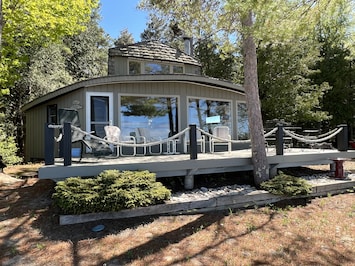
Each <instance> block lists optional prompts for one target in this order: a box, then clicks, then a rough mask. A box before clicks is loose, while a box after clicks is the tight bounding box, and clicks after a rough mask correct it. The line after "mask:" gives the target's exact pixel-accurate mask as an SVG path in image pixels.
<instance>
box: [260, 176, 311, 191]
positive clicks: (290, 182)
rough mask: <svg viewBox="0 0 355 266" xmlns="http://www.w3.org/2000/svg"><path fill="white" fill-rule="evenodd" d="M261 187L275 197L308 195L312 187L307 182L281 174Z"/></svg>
mask: <svg viewBox="0 0 355 266" xmlns="http://www.w3.org/2000/svg"><path fill="white" fill-rule="evenodd" d="M260 187H261V188H262V189H265V190H266V191H268V192H270V193H272V194H275V195H285V196H297V195H308V194H309V193H311V192H312V186H311V185H310V184H309V183H307V181H306V180H304V179H302V178H299V177H295V176H291V175H286V174H284V173H283V172H280V173H279V174H278V175H277V176H275V177H274V178H273V179H270V180H268V181H265V182H263V183H261V185H260Z"/></svg>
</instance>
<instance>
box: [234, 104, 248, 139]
mask: <svg viewBox="0 0 355 266" xmlns="http://www.w3.org/2000/svg"><path fill="white" fill-rule="evenodd" d="M237 138H238V139H240V140H245V139H249V138H250V134H249V121H248V113H247V104H246V103H245V102H238V103H237Z"/></svg>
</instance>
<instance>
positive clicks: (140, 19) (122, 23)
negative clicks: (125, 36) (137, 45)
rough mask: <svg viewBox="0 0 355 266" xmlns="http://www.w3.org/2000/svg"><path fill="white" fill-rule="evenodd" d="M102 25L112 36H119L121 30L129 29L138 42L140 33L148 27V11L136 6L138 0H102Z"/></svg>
mask: <svg viewBox="0 0 355 266" xmlns="http://www.w3.org/2000/svg"><path fill="white" fill-rule="evenodd" d="M100 2H101V17H102V19H101V23H100V26H101V27H102V28H103V29H104V30H105V31H106V33H107V34H109V35H110V36H111V37H112V38H115V39H116V38H117V37H118V36H119V35H120V32H121V31H122V30H124V29H127V30H128V32H130V33H132V35H133V38H134V40H135V41H136V42H138V41H140V34H141V33H142V32H143V30H144V29H145V28H146V22H147V21H148V13H147V12H144V11H141V10H138V9H137V8H136V6H137V4H138V3H139V1H138V0H100Z"/></svg>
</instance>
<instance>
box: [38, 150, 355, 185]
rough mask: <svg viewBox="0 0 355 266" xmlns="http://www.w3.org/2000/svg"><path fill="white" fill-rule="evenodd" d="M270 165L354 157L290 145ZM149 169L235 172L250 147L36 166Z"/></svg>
mask: <svg viewBox="0 0 355 266" xmlns="http://www.w3.org/2000/svg"><path fill="white" fill-rule="evenodd" d="M267 156H268V163H269V165H270V169H272V170H273V171H275V170H276V169H279V168H286V167H296V166H306V165H315V164H331V163H332V162H333V161H332V159H337V158H344V159H355V150H349V151H343V152H340V151H337V150H331V149H297V148H290V149H286V150H285V151H284V155H276V151H275V149H269V150H268V152H267ZM108 169H118V170H149V171H150V172H153V173H156V175H157V178H163V177H171V176H185V177H186V176H195V175H200V174H210V173H221V172H239V171H248V170H252V169H253V166H252V162H251V150H250V149H245V150H235V151H232V152H230V153H228V152H215V153H199V154H198V158H197V159H196V160H191V159H190V155H189V154H175V155H156V156H134V157H132V156H131V157H119V158H114V157H109V156H108V157H101V158H83V159H82V160H81V162H78V159H75V158H74V159H73V163H72V165H71V166H63V161H62V160H60V159H57V160H56V163H55V164H54V165H46V166H43V167H41V168H40V169H39V172H38V176H39V178H42V179H53V180H56V181H58V180H63V179H65V178H67V177H76V176H96V175H98V174H99V173H101V172H102V171H104V170H108Z"/></svg>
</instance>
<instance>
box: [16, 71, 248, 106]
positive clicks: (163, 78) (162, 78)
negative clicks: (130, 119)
mask: <svg viewBox="0 0 355 266" xmlns="http://www.w3.org/2000/svg"><path fill="white" fill-rule="evenodd" d="M138 82H185V83H196V84H200V85H204V86H211V87H215V88H218V89H222V90H229V91H234V92H237V93H240V94H244V93H245V91H244V88H243V87H242V86H241V85H237V84H234V83H232V82H229V81H224V80H219V79H216V78H210V77H204V76H196V75H186V74H169V75H135V76H105V77H100V78H94V79H88V80H84V81H80V82H77V83H74V84H71V85H68V86H66V87H62V88H60V89H58V90H55V91H53V92H50V93H48V94H46V95H44V96H42V97H40V98H38V99H35V100H33V101H31V102H29V103H28V104H26V105H25V106H24V107H23V108H22V110H23V111H26V110H29V109H31V108H33V107H35V106H37V105H39V104H42V103H44V102H47V101H50V100H52V99H55V98H57V97H60V96H62V95H65V94H67V93H70V92H72V91H75V90H78V89H80V88H88V87H93V86H100V85H107V84H117V83H138Z"/></svg>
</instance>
